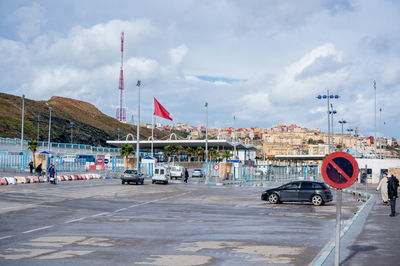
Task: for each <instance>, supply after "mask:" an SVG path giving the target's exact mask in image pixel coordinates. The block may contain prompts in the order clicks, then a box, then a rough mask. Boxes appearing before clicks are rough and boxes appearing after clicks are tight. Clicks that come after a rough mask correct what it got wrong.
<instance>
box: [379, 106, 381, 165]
mask: <svg viewBox="0 0 400 266" xmlns="http://www.w3.org/2000/svg"><path fill="white" fill-rule="evenodd" d="M381 120H382V108H379V130H381ZM379 159H382V134H380V138H379Z"/></svg>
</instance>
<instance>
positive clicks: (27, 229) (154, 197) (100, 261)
mask: <svg viewBox="0 0 400 266" xmlns="http://www.w3.org/2000/svg"><path fill="white" fill-rule="evenodd" d="M194 180H196V179H191V180H190V181H191V184H183V183H182V182H181V181H175V180H174V181H173V182H172V183H170V184H168V185H157V184H154V185H152V184H151V181H150V180H146V183H145V185H121V183H120V181H119V180H87V181H70V182H60V183H59V184H57V185H55V186H54V185H50V184H26V185H9V186H2V187H0V192H1V193H0V224H1V226H0V264H1V265H110V264H115V265H204V264H210V265H265V264H278V263H279V264H294V265H305V264H308V263H310V262H311V261H312V260H313V259H314V258H315V257H316V256H317V255H318V254H319V252H320V251H321V249H322V248H323V247H324V246H325V245H326V244H327V243H328V242H329V240H330V239H331V238H332V236H333V234H334V225H335V205H334V204H335V203H334V202H333V203H329V204H327V205H325V206H320V207H314V206H312V205H311V204H278V205H271V204H269V203H266V202H263V201H261V200H260V195H261V192H262V190H264V189H265V188H260V187H231V186H229V187H228V186H224V187H216V186H211V187H210V186H205V185H202V184H194V183H196V182H194ZM271 186H273V184H272V185H271ZM343 205H344V206H343V209H342V217H343V219H344V220H348V219H350V218H351V217H352V215H353V214H354V213H355V212H356V211H357V210H358V208H359V206H360V205H361V203H360V202H358V201H357V200H355V199H354V198H353V197H351V196H348V195H344V204H343Z"/></svg>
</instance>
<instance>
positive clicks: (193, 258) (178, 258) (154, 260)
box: [135, 255, 212, 266]
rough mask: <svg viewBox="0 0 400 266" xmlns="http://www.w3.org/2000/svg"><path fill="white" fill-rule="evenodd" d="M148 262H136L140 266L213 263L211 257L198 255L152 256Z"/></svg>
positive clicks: (187, 265)
mask: <svg viewBox="0 0 400 266" xmlns="http://www.w3.org/2000/svg"><path fill="white" fill-rule="evenodd" d="M147 260H149V261H148V262H147V261H142V262H135V264H139V265H170V266H176V265H180V266H192V265H193V266H194V265H203V264H208V263H211V261H212V258H211V257H209V256H198V255H151V256H150V257H149V258H147Z"/></svg>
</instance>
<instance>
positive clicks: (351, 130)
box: [347, 128, 353, 147]
mask: <svg viewBox="0 0 400 266" xmlns="http://www.w3.org/2000/svg"><path fill="white" fill-rule="evenodd" d="M347 132H349V139H350V145H349V146H350V147H351V132H353V129H352V128H348V129H347Z"/></svg>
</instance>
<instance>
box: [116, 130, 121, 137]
mask: <svg viewBox="0 0 400 266" xmlns="http://www.w3.org/2000/svg"><path fill="white" fill-rule="evenodd" d="M119 135H121V130H120V129H119V128H117V136H118V140H119Z"/></svg>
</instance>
